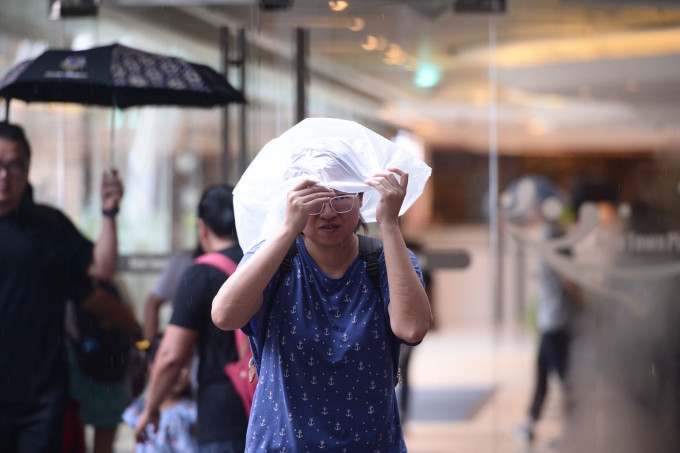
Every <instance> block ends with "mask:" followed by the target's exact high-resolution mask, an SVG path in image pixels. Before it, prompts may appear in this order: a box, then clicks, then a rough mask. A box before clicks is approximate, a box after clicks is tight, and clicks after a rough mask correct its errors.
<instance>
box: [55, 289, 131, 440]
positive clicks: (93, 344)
mask: <svg viewBox="0 0 680 453" xmlns="http://www.w3.org/2000/svg"><path fill="white" fill-rule="evenodd" d="M121 287H123V285H122V283H120V282H115V283H114V282H113V281H100V282H98V283H97V286H96V288H95V290H94V291H93V292H92V293H91V294H90V295H89V296H88V297H87V298H86V299H85V300H84V301H83V302H82V303H81V304H69V308H70V309H71V311H73V313H72V315H73V316H67V332H68V334H69V335H68V336H69V341H68V346H67V352H68V359H69V365H70V370H69V372H70V389H71V390H70V394H71V397H72V398H73V399H74V400H75V401H77V403H78V407H79V410H78V414H79V416H80V419H81V420H82V423H83V425H90V426H93V427H94V439H93V440H94V443H93V445H92V449H91V451H92V452H93V453H111V452H113V443H114V440H115V438H116V432H117V429H118V424H119V423H120V416H121V415H122V413H123V411H124V410H125V407H126V406H127V404H128V403H129V401H130V398H129V396H128V395H129V388H128V387H129V383H128V382H127V381H128V366H129V360H130V351H131V348H132V346H133V344H134V342H135V340H138V339H139V338H141V332H142V329H141V326H140V325H139V322H138V321H137V319H136V318H135V314H134V311H133V308H132V306H131V305H130V304H128V303H126V302H125V301H126V300H128V298H127V297H126V296H124V295H123V294H124V293H121V290H120V288H121ZM68 311H69V310H67V313H68ZM69 318H70V319H69ZM70 321H74V322H70Z"/></svg>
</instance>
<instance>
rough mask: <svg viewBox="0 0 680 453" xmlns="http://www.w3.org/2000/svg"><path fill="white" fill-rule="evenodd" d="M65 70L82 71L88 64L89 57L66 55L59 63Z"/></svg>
mask: <svg viewBox="0 0 680 453" xmlns="http://www.w3.org/2000/svg"><path fill="white" fill-rule="evenodd" d="M59 66H60V67H61V69H63V70H64V71H80V70H81V69H83V68H85V66H87V58H85V57H83V56H82V55H72V56H70V57H66V58H65V59H64V61H62V62H61V64H60V65H59Z"/></svg>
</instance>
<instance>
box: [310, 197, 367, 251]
mask: <svg viewBox="0 0 680 453" xmlns="http://www.w3.org/2000/svg"><path fill="white" fill-rule="evenodd" d="M335 195H336V196H335V198H334V199H333V200H331V202H330V203H324V205H323V208H322V209H321V212H320V213H319V214H316V215H310V216H309V219H307V225H306V226H305V228H304V230H303V233H304V234H305V236H306V237H307V238H308V239H310V240H312V241H314V242H316V243H318V244H320V245H337V244H340V243H341V242H342V241H343V240H345V239H346V238H347V237H348V236H349V235H351V234H354V231H355V230H356V227H357V224H358V223H359V210H360V208H361V194H355V193H346V192H339V191H337V190H335ZM333 208H335V209H333ZM346 209H349V211H347V212H343V211H345V210H346ZM336 211H340V213H338V212H336Z"/></svg>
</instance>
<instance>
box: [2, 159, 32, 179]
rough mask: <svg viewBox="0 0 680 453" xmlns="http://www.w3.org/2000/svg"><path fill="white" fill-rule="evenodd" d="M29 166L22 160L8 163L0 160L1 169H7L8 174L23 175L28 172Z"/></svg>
mask: <svg viewBox="0 0 680 453" xmlns="http://www.w3.org/2000/svg"><path fill="white" fill-rule="evenodd" d="M26 169H27V166H26V164H25V163H24V162H22V161H20V160H15V161H12V162H8V163H3V162H0V170H5V171H6V172H7V174H9V175H12V176H19V175H23V174H24V173H25V172H26Z"/></svg>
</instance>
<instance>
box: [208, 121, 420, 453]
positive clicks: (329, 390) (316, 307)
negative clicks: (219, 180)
mask: <svg viewBox="0 0 680 453" xmlns="http://www.w3.org/2000/svg"><path fill="white" fill-rule="evenodd" d="M305 121H310V120H305ZM329 122H332V123H335V124H337V123H343V124H347V123H344V122H342V120H329ZM307 124H310V123H307ZM310 125H311V124H310ZM312 126H313V125H312ZM312 129H316V128H315V127H312ZM335 132H339V130H338V131H335ZM339 133H340V134H341V133H342V132H339ZM298 138H299V137H298ZM346 138H347V142H343V143H351V138H352V137H346ZM301 142H302V141H301ZM274 144H275V145H276V142H274ZM335 145H337V147H336V146H335ZM319 150H322V152H323V154H324V158H323V159H317V158H316V157H315V152H317V151H319ZM343 151H345V152H346V153H345V152H343ZM356 151H357V150H356V149H354V148H352V147H351V146H348V145H343V144H339V143H337V142H336V143H334V144H331V143H330V142H327V141H319V142H312V141H304V145H299V146H297V147H295V148H294V149H293V151H292V152H293V155H292V156H291V161H293V160H294V161H295V165H292V164H291V165H289V166H288V167H287V168H280V169H277V171H281V172H283V173H284V174H285V175H290V179H291V182H290V184H291V186H292V187H291V189H290V190H289V191H288V192H287V199H286V202H285V206H284V207H283V208H284V209H285V215H284V217H283V221H282V222H281V223H280V224H279V225H278V226H277V227H276V228H275V229H274V230H273V232H272V233H271V235H269V236H268V237H267V238H266V239H265V240H264V241H261V242H259V243H257V244H256V245H255V246H254V247H252V248H251V249H250V250H249V251H248V252H247V253H246V256H245V257H244V259H243V261H242V262H241V263H240V265H239V267H238V268H237V270H236V272H235V273H234V274H233V275H232V276H231V277H230V278H229V279H228V280H227V281H226V282H225V284H224V285H223V286H222V288H221V289H220V291H219V293H218V294H217V296H216V297H215V300H214V301H213V308H212V318H213V320H214V322H215V324H216V325H217V326H218V327H220V328H222V329H227V330H231V329H238V328H241V327H243V331H244V333H246V334H247V335H249V336H250V340H251V346H252V350H253V356H254V358H255V361H256V366H257V367H259V370H258V385H257V389H256V391H255V397H254V401H253V406H252V412H251V416H250V422H249V425H248V435H247V448H246V451H247V452H249V453H254V452H271V451H288V452H304V451H318V450H320V449H326V448H327V449H328V450H329V451H338V452H340V451H343V450H346V451H380V452H405V451H406V446H405V443H404V439H403V434H402V430H401V426H400V423H399V414H398V408H397V398H396V395H395V389H394V386H395V379H396V377H397V376H396V374H397V373H396V369H397V362H398V360H399V346H400V344H401V343H402V342H407V343H411V344H415V343H418V342H420V341H421V340H422V338H423V337H424V336H425V334H426V332H427V330H428V329H429V327H430V325H431V322H432V313H431V310H430V304H429V301H428V299H427V295H426V293H425V290H424V288H423V283H422V277H421V275H420V269H419V265H418V263H417V260H416V259H415V256H414V255H413V253H412V252H410V251H409V250H408V249H407V248H406V245H405V242H404V238H403V236H402V234H401V230H400V227H399V224H398V215H399V212H400V210H401V207H402V203H403V201H404V197H405V194H406V191H407V186H408V180H409V175H408V174H407V173H406V172H405V171H403V170H401V169H399V168H389V167H388V168H387V169H385V170H384V171H380V172H379V173H376V174H373V175H370V176H365V175H362V174H357V173H355V172H354V171H353V168H355V167H354V166H353V162H350V161H349V159H352V156H353V155H354V153H355V152H356ZM263 152H264V151H263ZM319 152H321V151H319ZM259 157H260V156H258V158H259ZM249 170H250V169H249ZM246 173H248V172H246ZM330 175H332V176H330ZM324 176H325V177H324ZM331 177H337V178H338V179H335V180H331V179H330V178H331ZM244 178H245V175H244ZM284 178H286V176H284ZM326 178H328V179H326ZM242 181H243V179H242ZM239 184H240V183H239ZM348 186H351V187H355V188H356V191H354V192H350V191H349V190H348V188H349V187H348ZM343 189H344V190H343ZM373 190H375V191H376V192H375V193H373V194H371V195H377V196H376V197H375V198H374V200H376V204H375V205H373V206H375V207H376V209H377V211H376V219H377V222H378V225H379V228H380V233H381V237H382V240H383V242H382V244H381V245H380V247H381V248H382V249H383V250H382V251H381V252H380V254H379V256H378V257H377V259H376V261H377V262H376V263H375V264H376V265H377V270H378V272H377V276H378V279H377V280H378V282H379V283H378V284H377V285H376V284H374V283H373V281H372V279H371V277H370V276H369V273H368V272H367V262H366V261H364V260H363V259H360V258H359V257H360V253H361V247H360V241H361V239H360V237H359V236H358V235H357V233H356V232H357V231H358V229H359V228H360V227H361V225H362V224H363V225H365V224H364V222H363V219H362V217H361V214H360V210H361V208H362V203H363V200H364V199H365V198H366V193H367V192H369V191H373ZM378 198H379V201H377V199H378ZM277 208H278V207H277ZM273 209H274V208H273ZM244 210H247V206H245V207H244ZM289 251H294V252H295V253H294V255H293V256H292V258H291V259H290V260H288V258H287V260H288V261H287V264H288V266H289V267H290V269H289V270H288V269H286V270H283V269H281V267H280V265H281V263H282V261H283V260H284V257H286V256H287V254H288V256H289V257H290V256H291V254H290V253H289ZM388 282H389V286H388ZM378 286H379V288H378Z"/></svg>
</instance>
